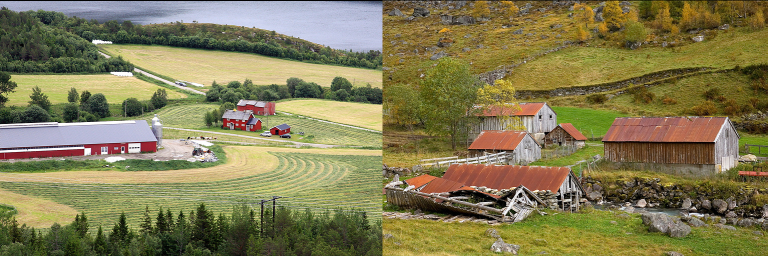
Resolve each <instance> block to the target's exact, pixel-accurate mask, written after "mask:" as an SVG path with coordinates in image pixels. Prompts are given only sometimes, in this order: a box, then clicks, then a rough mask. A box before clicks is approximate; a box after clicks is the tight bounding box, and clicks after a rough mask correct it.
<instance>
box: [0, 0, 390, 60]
mask: <svg viewBox="0 0 768 256" xmlns="http://www.w3.org/2000/svg"><path fill="white" fill-rule="evenodd" d="M0 6H5V7H8V9H10V10H13V11H29V10H40V9H42V10H46V11H57V12H62V13H64V14H66V15H68V16H77V17H80V18H84V19H87V20H91V19H95V20H97V21H99V23H103V22H105V21H108V20H118V21H120V22H121V23H122V21H125V20H130V21H131V22H133V23H134V24H142V25H144V24H151V23H169V22H176V21H183V22H187V23H189V22H193V21H197V22H199V23H215V24H225V25H238V26H245V27H256V28H260V29H266V30H274V31H275V32H277V33H280V34H285V35H289V36H294V37H299V38H301V39H305V40H309V41H311V42H314V43H319V44H323V45H326V46H330V47H331V48H334V49H343V50H353V51H357V52H360V51H365V52H367V51H368V50H379V51H381V50H382V44H381V41H382V40H381V35H382V15H381V8H382V3H381V2H379V1H373V2H355V1H350V2H184V1H180V2H165V1H156V2H151V1H148V2H132V1H114V2H113V1H94V2H76V1H59V2H55V1H51V2H40V1H32V2H14V1H0Z"/></svg>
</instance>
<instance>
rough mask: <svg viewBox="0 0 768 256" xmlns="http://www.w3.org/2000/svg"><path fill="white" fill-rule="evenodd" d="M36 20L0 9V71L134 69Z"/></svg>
mask: <svg viewBox="0 0 768 256" xmlns="http://www.w3.org/2000/svg"><path fill="white" fill-rule="evenodd" d="M39 20H40V18H39V17H38V16H37V14H36V13H34V12H32V13H25V12H21V13H17V12H14V11H11V10H8V9H7V8H2V9H0V71H8V72H17V73H34V72H45V73H101V72H112V71H131V70H133V65H131V64H130V63H128V62H127V61H124V60H123V59H121V58H114V59H106V58H104V57H102V56H100V55H99V54H98V49H97V48H96V46H94V45H93V44H91V43H90V42H89V41H86V40H84V39H82V38H80V37H79V36H77V35H74V34H72V33H69V32H67V31H65V30H62V29H59V28H56V27H51V26H48V25H46V24H44V23H42V22H40V21H39ZM43 20H44V19H43Z"/></svg>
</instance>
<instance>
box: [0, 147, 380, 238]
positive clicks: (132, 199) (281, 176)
mask: <svg viewBox="0 0 768 256" xmlns="http://www.w3.org/2000/svg"><path fill="white" fill-rule="evenodd" d="M238 148H240V150H246V151H248V152H250V153H248V154H247V155H260V154H264V155H267V154H268V155H271V157H276V158H277V159H278V160H277V164H276V165H275V167H273V168H271V169H268V170H260V169H261V168H259V167H258V165H259V164H260V163H261V162H263V161H254V160H256V159H248V160H244V159H230V160H232V161H237V162H240V164H238V165H242V166H239V167H238V169H242V170H237V172H238V174H237V175H235V176H233V177H231V178H224V179H218V178H211V179H206V176H208V177H209V178H210V177H214V176H221V175H228V174H227V173H226V172H225V173H221V172H208V171H206V170H200V171H187V170H180V171H175V172H173V173H179V174H180V175H181V173H185V175H186V174H189V175H193V176H190V178H180V179H172V178H173V177H170V176H169V177H165V178H162V179H153V180H151V181H149V180H142V182H141V183H130V180H127V181H128V182H127V183H126V182H124V181H121V180H124V179H126V178H127V179H133V178H138V177H142V175H145V174H147V175H149V174H153V173H157V172H129V173H125V172H116V173H114V174H110V176H111V177H114V178H112V180H113V182H105V181H109V180H110V179H109V178H108V177H107V178H99V177H94V178H96V179H97V180H105V181H101V182H86V181H87V180H91V179H90V178H83V177H86V176H83V175H80V176H77V175H79V174H78V172H66V173H47V174H46V173H38V174H30V175H26V176H13V177H17V179H16V180H15V182H0V189H2V190H6V191H9V192H13V193H15V194H20V195H24V196H29V197H33V198H40V199H44V200H50V201H52V202H55V203H57V204H60V205H64V206H70V207H72V208H74V209H76V210H77V211H82V212H85V213H86V214H87V215H88V217H89V218H88V219H89V220H90V221H91V223H90V225H91V226H92V227H96V226H98V225H102V226H105V227H107V228H108V227H109V226H111V225H112V224H113V223H114V222H115V221H116V219H117V217H118V216H119V214H120V212H123V211H124V212H125V213H126V215H127V217H128V220H129V221H131V222H133V223H131V227H133V228H137V227H138V226H137V222H138V221H139V220H140V217H141V216H142V213H143V211H144V207H145V206H149V208H150V210H151V211H153V214H156V211H157V209H158V208H159V207H160V206H163V208H164V209H169V208H170V209H171V210H172V211H173V212H174V213H178V211H179V210H183V211H184V212H189V211H190V210H192V209H194V208H195V207H196V206H197V205H199V204H200V203H201V202H202V203H205V204H206V205H207V206H209V207H210V208H211V209H213V210H214V211H215V212H217V213H228V212H230V211H231V209H232V206H234V205H237V204H247V205H249V206H251V207H254V208H255V209H257V208H256V207H258V204H256V203H257V202H260V200H261V199H267V198H271V196H273V195H276V196H284V197H286V198H283V199H279V200H278V204H279V205H283V206H287V207H290V208H309V209H312V210H314V211H318V212H319V211H325V210H326V209H327V210H333V209H336V208H338V207H343V208H347V209H349V208H357V209H360V210H364V211H367V212H368V213H369V214H368V216H369V218H371V219H374V220H375V219H380V218H381V217H380V216H381V204H380V201H379V200H380V195H379V193H380V190H378V189H377V188H378V185H379V184H378V183H379V180H378V178H376V177H377V176H376V175H377V174H379V173H380V171H379V170H378V168H380V166H381V157H380V156H375V155H370V156H366V155H344V154H342V155H332V154H334V153H333V152H332V151H327V150H326V152H327V153H323V154H317V153H309V152H306V150H304V151H302V149H293V150H284V149H275V150H274V151H275V152H266V151H270V150H269V149H266V150H265V149H264V148H255V147H238ZM260 150H265V151H262V152H259V151H260ZM286 151H287V152H286ZM363 153H366V152H363ZM329 154H331V155H329ZM366 154H367V153H366ZM214 168H217V167H214ZM233 171H234V170H233ZM195 173H197V174H195ZM161 174H162V172H161V173H158V175H161ZM169 174H170V173H169ZM7 175H10V174H7ZM62 175H63V176H62ZM81 176H82V177H81ZM117 176H120V177H123V178H118V177H117ZM18 177H23V178H22V180H19V179H18ZM57 177H61V178H57ZM78 177H81V178H78ZM192 177H194V179H192ZM225 177H226V176H225ZM0 178H3V177H0ZM8 178H11V177H10V176H9V177H6V179H8ZM166 179H170V180H166ZM174 180H178V181H174ZM148 182H155V183H148ZM299 184H300V185H299ZM2 190H0V191H2ZM6 203H9V204H14V205H18V204H16V203H17V202H12V201H11V202H6ZM21 210H26V209H20V211H21ZM257 210H258V209H257ZM153 216H154V215H153ZM70 217H71V218H73V216H70ZM70 221H71V220H70ZM48 225H50V223H49V224H48ZM43 227H45V226H43Z"/></svg>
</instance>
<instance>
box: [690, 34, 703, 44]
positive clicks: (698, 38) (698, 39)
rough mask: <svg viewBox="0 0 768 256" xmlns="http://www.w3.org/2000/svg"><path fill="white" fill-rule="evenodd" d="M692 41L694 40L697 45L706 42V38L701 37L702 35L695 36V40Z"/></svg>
mask: <svg viewBox="0 0 768 256" xmlns="http://www.w3.org/2000/svg"><path fill="white" fill-rule="evenodd" d="M691 39H692V40H693V41H694V42H697V43H698V42H701V41H704V36H701V35H699V36H694V37H693V38H691Z"/></svg>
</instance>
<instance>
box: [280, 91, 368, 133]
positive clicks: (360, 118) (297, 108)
mask: <svg viewBox="0 0 768 256" xmlns="http://www.w3.org/2000/svg"><path fill="white" fill-rule="evenodd" d="M276 108H277V110H278V111H284V112H288V113H293V114H299V115H303V116H310V117H314V118H319V119H323V120H328V121H331V122H337V123H342V124H349V125H354V126H359V127H363V128H368V129H373V130H377V131H381V124H382V121H381V113H382V112H381V105H377V104H365V103H357V102H339V101H332V100H319V99H306V100H305V99H302V100H290V101H283V102H278V103H277V104H276Z"/></svg>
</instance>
